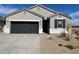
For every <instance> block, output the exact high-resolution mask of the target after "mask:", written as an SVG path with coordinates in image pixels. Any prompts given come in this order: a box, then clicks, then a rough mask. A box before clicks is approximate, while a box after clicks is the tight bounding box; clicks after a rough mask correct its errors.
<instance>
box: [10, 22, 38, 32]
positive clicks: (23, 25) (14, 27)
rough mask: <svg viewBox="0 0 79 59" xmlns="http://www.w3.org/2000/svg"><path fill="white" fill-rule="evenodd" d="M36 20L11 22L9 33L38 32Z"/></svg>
mask: <svg viewBox="0 0 79 59" xmlns="http://www.w3.org/2000/svg"><path fill="white" fill-rule="evenodd" d="M38 32H39V24H38V22H11V33H38Z"/></svg>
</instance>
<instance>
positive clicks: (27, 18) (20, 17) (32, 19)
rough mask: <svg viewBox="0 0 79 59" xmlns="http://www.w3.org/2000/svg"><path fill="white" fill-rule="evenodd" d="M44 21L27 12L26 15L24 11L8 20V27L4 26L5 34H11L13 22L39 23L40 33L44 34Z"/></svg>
mask: <svg viewBox="0 0 79 59" xmlns="http://www.w3.org/2000/svg"><path fill="white" fill-rule="evenodd" d="M42 20H43V19H42V18H40V17H38V16H36V15H33V14H31V13H29V12H27V11H26V12H25V13H24V11H22V12H19V13H17V14H14V15H12V16H9V17H7V18H6V25H5V26H4V32H5V33H10V29H11V21H30V22H39V33H42V32H43V29H42Z"/></svg>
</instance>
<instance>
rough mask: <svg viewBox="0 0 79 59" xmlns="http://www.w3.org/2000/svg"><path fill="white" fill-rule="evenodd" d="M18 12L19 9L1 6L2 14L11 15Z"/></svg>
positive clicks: (0, 11)
mask: <svg viewBox="0 0 79 59" xmlns="http://www.w3.org/2000/svg"><path fill="white" fill-rule="evenodd" d="M16 10H17V8H12V7H8V6H3V5H0V13H1V14H9V13H11V12H14V11H16Z"/></svg>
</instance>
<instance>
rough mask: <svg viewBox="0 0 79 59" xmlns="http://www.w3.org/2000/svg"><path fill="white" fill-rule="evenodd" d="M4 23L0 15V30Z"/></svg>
mask: <svg viewBox="0 0 79 59" xmlns="http://www.w3.org/2000/svg"><path fill="white" fill-rule="evenodd" d="M4 25H5V19H4V18H3V17H2V16H0V31H2V29H3V27H4Z"/></svg>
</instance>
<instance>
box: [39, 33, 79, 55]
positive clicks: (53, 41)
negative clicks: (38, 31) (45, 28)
mask: <svg viewBox="0 0 79 59" xmlns="http://www.w3.org/2000/svg"><path fill="white" fill-rule="evenodd" d="M75 37H76V35H75V34H74V35H72V39H70V40H69V41H66V40H64V39H63V38H60V37H58V36H55V35H44V36H42V37H41V38H40V53H42V54H78V53H79V39H75ZM59 44H61V45H62V46H59ZM65 45H72V46H73V47H75V48H73V49H69V48H67V47H65Z"/></svg>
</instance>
